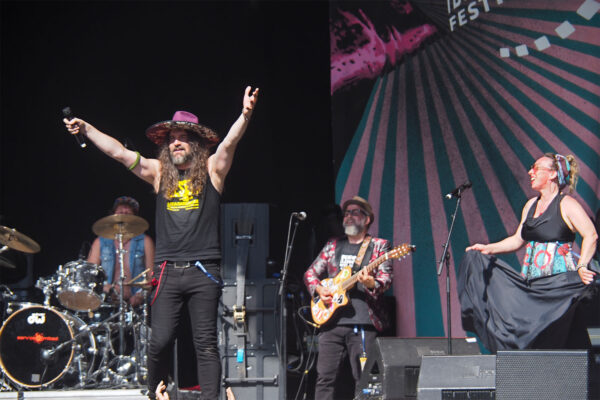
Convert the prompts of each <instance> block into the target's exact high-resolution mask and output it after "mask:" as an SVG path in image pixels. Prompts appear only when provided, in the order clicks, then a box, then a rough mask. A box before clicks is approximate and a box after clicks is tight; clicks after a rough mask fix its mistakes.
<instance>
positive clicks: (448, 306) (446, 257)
mask: <svg viewBox="0 0 600 400" xmlns="http://www.w3.org/2000/svg"><path fill="white" fill-rule="evenodd" d="M461 194H462V190H460V189H459V190H458V191H457V192H456V208H455V209H454V214H452V223H451V224H450V229H449V230H448V238H447V239H446V243H444V251H443V252H442V257H441V258H440V262H439V266H438V270H437V274H438V276H440V275H441V274H442V268H443V267H444V262H446V319H447V325H448V355H452V307H451V302H450V301H451V300H450V253H448V247H449V246H450V237H451V236H452V231H453V229H454V222H455V221H456V213H457V212H458V208H459V207H460V200H461Z"/></svg>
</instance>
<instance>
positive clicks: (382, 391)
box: [356, 337, 479, 400]
mask: <svg viewBox="0 0 600 400" xmlns="http://www.w3.org/2000/svg"><path fill="white" fill-rule="evenodd" d="M373 352H374V354H373V355H371V356H370V357H369V359H368V360H367V363H366V364H365V368H364V370H363V373H362V376H361V378H360V380H359V382H358V384H357V386H356V398H357V399H374V398H377V399H386V400H387V399H397V400H405V399H416V398H417V381H418V379H419V370H420V366H421V358H422V357H423V356H445V355H448V354H447V353H448V339H447V338H392V337H380V338H377V340H376V345H375V348H374V350H373ZM452 353H453V354H470V355H475V354H479V346H478V345H477V342H476V341H475V340H474V339H468V340H467V339H464V338H463V339H452Z"/></svg>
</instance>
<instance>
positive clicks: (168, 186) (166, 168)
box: [158, 132, 210, 199]
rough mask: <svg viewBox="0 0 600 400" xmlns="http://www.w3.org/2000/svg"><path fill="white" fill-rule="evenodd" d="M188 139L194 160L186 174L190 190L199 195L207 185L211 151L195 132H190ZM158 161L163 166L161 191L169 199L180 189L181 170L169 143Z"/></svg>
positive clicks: (164, 146) (163, 147)
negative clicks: (170, 150)
mask: <svg viewBox="0 0 600 400" xmlns="http://www.w3.org/2000/svg"><path fill="white" fill-rule="evenodd" d="M188 137H189V144H190V148H191V156H192V159H191V165H190V168H189V169H188V170H187V171H186V172H185V179H189V182H188V189H189V190H190V191H191V192H192V193H193V194H199V193H202V189H204V184H205V183H206V177H207V175H208V167H207V161H208V157H209V156H210V151H209V149H208V148H207V147H206V146H205V145H204V143H203V142H202V141H201V140H200V139H199V138H198V137H197V136H196V134H195V133H194V132H190V133H189V136H188ZM158 160H159V161H160V165H161V171H160V189H159V191H160V192H162V195H163V196H164V197H165V198H167V199H168V198H170V197H171V196H173V195H174V194H175V193H176V192H177V190H178V189H179V170H178V169H177V167H176V166H175V164H173V161H172V160H171V154H170V153H169V144H168V141H166V142H165V143H164V144H163V145H162V146H161V147H160V149H159V152H158Z"/></svg>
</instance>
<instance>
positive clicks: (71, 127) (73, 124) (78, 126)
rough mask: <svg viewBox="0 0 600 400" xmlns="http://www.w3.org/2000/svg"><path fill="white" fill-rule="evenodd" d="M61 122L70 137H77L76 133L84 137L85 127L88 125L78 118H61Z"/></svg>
mask: <svg viewBox="0 0 600 400" xmlns="http://www.w3.org/2000/svg"><path fill="white" fill-rule="evenodd" d="M63 122H64V123H65V127H66V128H67V130H68V131H69V133H70V134H71V135H77V134H78V133H81V134H83V135H85V133H86V128H87V125H89V124H88V123H87V122H85V121H84V120H82V119H79V118H72V119H70V120H69V119H67V118H63Z"/></svg>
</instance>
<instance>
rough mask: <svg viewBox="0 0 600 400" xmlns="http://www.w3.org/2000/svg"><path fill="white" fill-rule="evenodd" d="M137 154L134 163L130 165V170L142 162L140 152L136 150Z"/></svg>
mask: <svg viewBox="0 0 600 400" xmlns="http://www.w3.org/2000/svg"><path fill="white" fill-rule="evenodd" d="M135 154H137V156H136V157H135V161H134V162H133V164H131V165H130V166H129V170H130V171H131V170H133V169H134V168H135V167H137V166H138V164H139V163H140V152H139V151H136V152H135Z"/></svg>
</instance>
